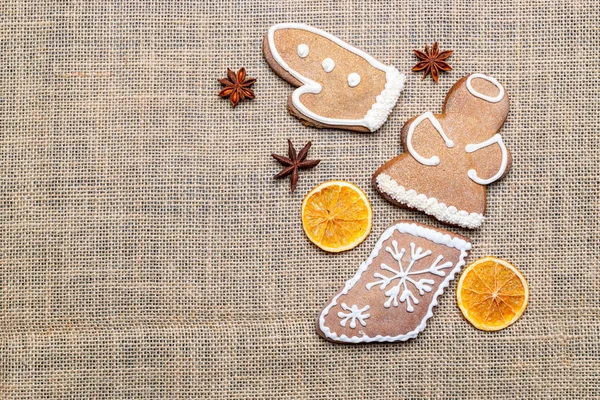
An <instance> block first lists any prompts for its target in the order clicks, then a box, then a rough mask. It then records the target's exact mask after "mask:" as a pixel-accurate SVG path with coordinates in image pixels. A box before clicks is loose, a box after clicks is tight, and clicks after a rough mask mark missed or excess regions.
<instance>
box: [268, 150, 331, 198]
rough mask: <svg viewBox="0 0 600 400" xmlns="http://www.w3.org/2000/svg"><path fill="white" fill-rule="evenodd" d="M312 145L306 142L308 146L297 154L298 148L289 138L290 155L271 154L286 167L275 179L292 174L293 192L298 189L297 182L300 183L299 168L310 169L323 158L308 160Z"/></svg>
mask: <svg viewBox="0 0 600 400" xmlns="http://www.w3.org/2000/svg"><path fill="white" fill-rule="evenodd" d="M311 145H312V143H311V142H308V143H306V146H304V147H303V148H302V150H300V152H299V153H298V154H296V149H294V145H292V141H291V140H289V139H288V157H289V158H288V157H283V156H278V155H277V154H271V155H272V156H273V158H274V159H276V160H277V161H279V163H280V164H281V165H283V166H284V168H283V169H282V170H281V172H280V173H278V174H277V175H275V179H280V178H284V177H286V176H288V175H289V174H292V179H291V187H292V192H293V191H294V190H296V184H297V183H298V170H299V169H309V168H313V167H316V166H317V164H319V163H320V162H321V160H307V159H306V157H307V156H308V150H309V149H310V146H311Z"/></svg>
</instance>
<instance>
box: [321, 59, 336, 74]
mask: <svg viewBox="0 0 600 400" xmlns="http://www.w3.org/2000/svg"><path fill="white" fill-rule="evenodd" d="M321 66H322V67H323V69H324V70H325V72H331V71H333V69H334V68H335V61H333V60H332V59H331V58H326V59H324V60H323V62H322V63H321Z"/></svg>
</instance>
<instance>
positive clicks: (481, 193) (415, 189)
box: [373, 74, 512, 228]
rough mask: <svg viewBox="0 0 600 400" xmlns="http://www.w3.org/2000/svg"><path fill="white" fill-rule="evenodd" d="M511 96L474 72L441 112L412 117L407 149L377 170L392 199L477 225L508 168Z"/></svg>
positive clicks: (377, 180) (379, 184) (377, 182)
mask: <svg viewBox="0 0 600 400" xmlns="http://www.w3.org/2000/svg"><path fill="white" fill-rule="evenodd" d="M508 109H509V100H508V96H507V94H506V91H505V90H504V87H503V86H502V85H501V84H500V83H499V82H498V81H497V80H496V79H494V78H491V77H488V76H486V75H483V74H473V75H469V76H466V77H464V78H462V79H460V80H459V81H458V82H456V84H455V85H454V86H453V87H452V89H450V92H449V93H448V95H447V96H446V99H445V101H444V106H443V108H442V113H441V114H433V113H431V112H426V113H424V114H421V115H419V116H416V117H413V118H411V119H410V120H408V122H407V123H406V124H405V125H404V128H403V129H402V145H403V147H404V149H405V152H404V153H403V154H401V155H399V156H397V157H396V158H394V159H392V160H390V161H389V162H387V163H386V164H384V165H383V166H382V167H381V168H379V170H377V172H376V173H375V174H374V175H373V184H374V186H375V188H376V189H377V190H378V191H379V192H380V193H381V194H382V195H383V196H384V197H385V198H386V199H388V200H389V201H391V202H392V203H395V204H397V205H400V206H405V207H408V208H414V209H418V210H421V211H423V212H425V213H427V214H430V215H432V216H434V217H435V218H437V219H439V220H440V221H443V222H446V223H449V224H452V225H459V226H463V227H466V228H477V227H479V226H480V225H481V223H482V222H483V219H484V214H485V206H486V195H485V187H486V185H489V184H490V183H492V182H495V181H497V180H498V179H500V178H502V177H503V176H504V175H506V174H507V173H508V170H509V169H510V166H511V164H512V158H511V155H510V152H509V151H508V149H507V148H506V146H505V145H504V142H503V141H502V137H501V136H500V134H499V133H498V131H499V130H500V128H501V127H502V125H503V124H504V121H505V120H506V117H507V115H508Z"/></svg>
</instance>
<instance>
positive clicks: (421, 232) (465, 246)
mask: <svg viewBox="0 0 600 400" xmlns="http://www.w3.org/2000/svg"><path fill="white" fill-rule="evenodd" d="M394 232H399V233H407V234H409V235H412V236H415V237H420V238H425V239H427V240H430V241H432V242H434V243H437V244H442V245H444V246H447V247H450V248H455V249H457V250H460V256H459V259H458V262H457V263H456V265H455V266H454V268H453V269H452V270H451V271H449V272H448V275H447V276H446V279H444V281H443V282H442V283H440V286H439V287H438V289H437V291H436V292H435V293H434V295H433V299H432V301H431V303H430V304H429V308H428V309H427V314H426V315H425V316H424V317H423V319H422V320H421V323H420V324H419V326H417V327H416V328H415V329H414V330H412V331H410V332H408V333H406V334H405V335H397V336H382V335H377V336H374V337H370V336H368V335H364V334H363V335H362V336H352V337H348V336H347V335H345V334H342V335H338V334H337V333H335V332H332V331H331V329H330V328H329V327H328V326H326V325H325V317H326V316H327V314H328V313H329V310H330V309H331V308H332V307H335V306H336V305H337V301H338V299H339V298H340V296H342V295H346V294H348V292H349V291H350V289H352V288H353V287H354V285H356V283H357V282H358V281H359V280H360V278H361V276H362V274H363V273H364V272H365V271H366V270H367V268H369V266H370V265H371V263H372V262H373V259H374V258H375V257H377V255H378V254H379V251H380V250H381V247H382V245H383V242H384V241H386V240H387V239H388V238H389V237H391V236H392V234H393V233H394ZM469 250H471V243H469V242H467V241H465V240H463V239H460V238H457V237H452V236H450V235H448V234H443V233H441V232H438V231H436V230H434V229H431V228H426V227H424V226H420V225H417V224H411V223H407V222H400V223H398V224H396V225H394V226H392V227H390V228H388V229H387V230H386V231H385V232H384V233H383V235H381V237H380V238H379V241H378V242H377V244H376V245H375V248H374V249H373V252H371V255H370V256H369V258H368V259H367V260H366V261H365V262H363V263H362V264H361V266H360V267H359V268H358V271H357V272H356V274H355V275H354V277H353V278H352V279H350V280H348V281H347V282H346V285H345V286H344V289H343V290H342V291H341V292H340V293H339V294H338V295H336V296H335V297H334V298H333V299H332V300H331V303H329V304H328V305H327V307H325V308H324V309H323V312H322V313H321V315H320V316H319V328H320V330H321V332H323V334H324V335H325V336H326V337H328V338H329V339H332V340H336V341H341V342H347V343H361V342H395V341H406V340H408V339H412V338H415V337H416V336H417V335H418V334H419V332H422V331H423V329H425V326H426V324H427V320H428V319H429V318H431V317H432V316H433V308H434V307H435V306H437V304H438V303H437V298H438V297H439V296H440V295H441V294H442V293H443V292H444V290H445V289H446V288H447V287H448V285H449V283H450V281H451V280H452V279H454V275H456V273H457V272H458V271H460V269H461V267H462V266H463V265H465V258H466V257H467V251H469Z"/></svg>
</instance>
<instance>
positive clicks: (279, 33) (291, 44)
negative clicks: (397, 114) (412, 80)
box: [263, 23, 405, 132]
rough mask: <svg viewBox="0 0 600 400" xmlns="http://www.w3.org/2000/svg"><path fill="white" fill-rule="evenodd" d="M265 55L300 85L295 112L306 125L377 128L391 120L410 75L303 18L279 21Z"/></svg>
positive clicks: (294, 95)
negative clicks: (291, 21)
mask: <svg viewBox="0 0 600 400" xmlns="http://www.w3.org/2000/svg"><path fill="white" fill-rule="evenodd" d="M263 52H264V55H265V59H266V60H267V62H268V63H269V65H270V66H271V68H272V69H273V70H274V71H275V73H276V74H277V75H279V76H280V77H282V78H283V79H285V80H286V81H288V82H289V83H291V84H292V85H294V86H297V87H298V89H296V90H295V91H294V92H293V93H292V95H291V96H290V97H289V99H288V108H289V110H290V112H291V113H292V114H293V115H295V116H296V117H298V118H300V120H301V121H302V122H303V123H305V124H306V125H311V126H315V127H317V128H325V127H327V128H338V129H347V130H353V131H358V132H374V131H376V130H377V129H379V127H380V126H381V125H383V123H384V122H385V121H386V119H387V117H388V115H389V113H390V112H391V110H392V108H393V107H394V105H395V104H396V101H397V100H398V96H399V95H400V92H401V91H402V89H403V88H404V81H405V76H404V74H401V73H400V72H398V70H397V69H396V68H395V67H393V66H389V65H384V64H382V63H381V62H379V61H377V60H376V59H374V58H373V57H371V56H370V55H369V54H367V53H365V52H364V51H362V50H359V49H357V48H356V47H354V46H351V45H349V44H348V43H345V42H343V41H341V40H340V39H338V38H337V37H335V36H333V35H331V34H329V33H327V32H325V31H322V30H320V29H317V28H313V27H311V26H308V25H304V24H293V23H284V24H277V25H275V26H273V27H271V28H270V29H269V32H268V33H267V35H266V37H265V39H264V41H263Z"/></svg>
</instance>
